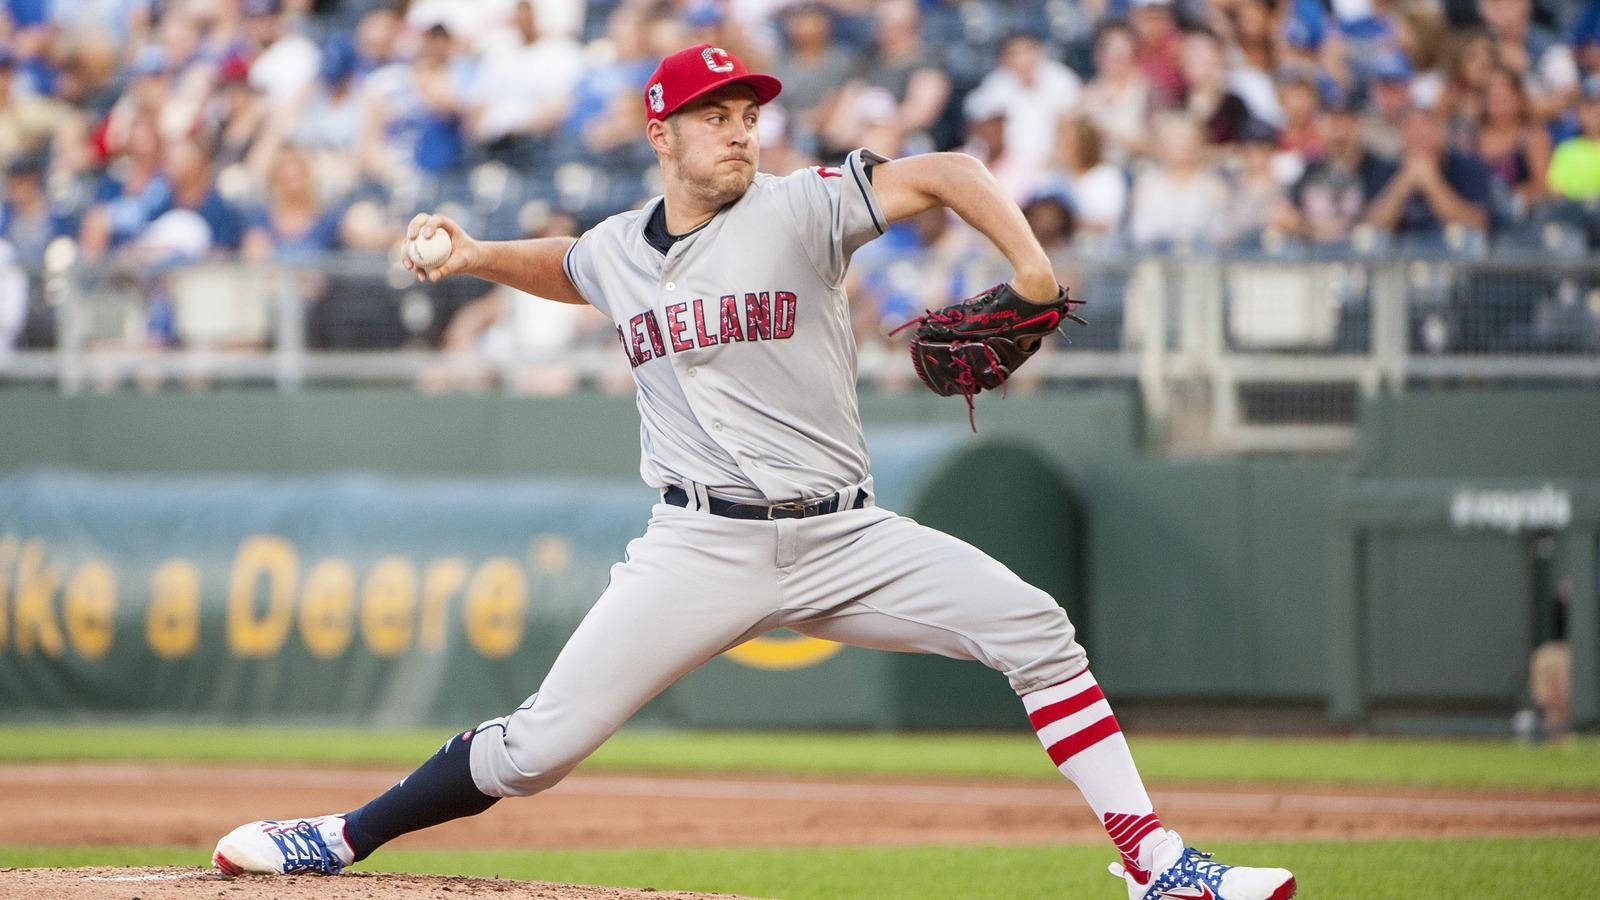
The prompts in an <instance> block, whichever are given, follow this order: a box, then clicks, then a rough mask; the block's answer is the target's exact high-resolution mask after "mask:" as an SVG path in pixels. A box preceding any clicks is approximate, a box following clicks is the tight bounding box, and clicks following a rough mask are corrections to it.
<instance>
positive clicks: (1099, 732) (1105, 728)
mask: <svg viewBox="0 0 1600 900" xmlns="http://www.w3.org/2000/svg"><path fill="white" fill-rule="evenodd" d="M1121 730H1122V729H1121V728H1118V727H1117V717H1116V716H1106V717H1105V718H1104V719H1101V720H1100V721H1098V722H1096V723H1094V724H1093V725H1090V726H1088V727H1087V728H1085V729H1083V730H1082V731H1079V732H1078V733H1077V734H1074V735H1072V736H1071V737H1064V738H1062V739H1061V740H1059V741H1056V742H1055V743H1054V744H1051V745H1050V748H1049V750H1048V751H1047V752H1049V754H1050V761H1051V762H1053V763H1055V764H1056V765H1057V766H1060V765H1061V764H1062V763H1064V762H1066V761H1067V760H1069V759H1071V758H1073V757H1074V756H1077V755H1078V754H1079V753H1082V752H1083V751H1085V750H1087V749H1089V748H1090V747H1093V746H1094V745H1095V744H1098V743H1100V742H1101V741H1103V740H1105V739H1106V738H1108V737H1110V736H1112V735H1113V734H1117V733H1118V732H1120V731H1121Z"/></svg>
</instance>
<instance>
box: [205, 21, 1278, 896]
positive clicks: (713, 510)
mask: <svg viewBox="0 0 1600 900" xmlns="http://www.w3.org/2000/svg"><path fill="white" fill-rule="evenodd" d="M780 87H781V86H780V85H779V83H778V81H777V79H775V78H773V77H771V76H769V75H762V74H756V73H751V72H749V71H747V70H746V68H745V66H744V64H743V63H742V62H740V61H739V59H738V58H736V57H735V56H733V55H732V54H730V53H728V52H727V51H725V50H723V49H721V48H718V47H714V46H710V45H701V46H696V47H690V48H688V49H686V50H682V51H680V52H678V53H675V54H673V55H671V56H669V57H667V58H666V59H665V60H663V61H662V63H661V65H660V67H659V68H657V70H656V71H655V73H654V74H653V75H652V76H651V78H650V80H649V82H648V84H647V87H646V89H645V109H646V116H647V118H646V122H645V137H646V139H647V140H649V142H650V146H651V147H652V148H653V149H654V150H655V152H656V155H657V157H658V158H659V161H660V165H661V174H662V179H663V182H664V185H665V188H664V194H663V196H662V197H659V198H656V199H655V200H653V201H651V202H649V203H646V204H645V206H644V207H643V208H642V209H639V210H635V211H632V212H625V213H621V214H619V215H616V216H612V217H611V218H609V219H607V220H605V221H604V222H601V223H600V224H599V225H597V226H595V227H594V228H593V229H591V230H590V231H589V232H587V233H586V234H584V235H583V236H582V237H581V238H579V239H578V240H576V241H574V240H572V239H570V238H545V239H539V240H527V241H510V242H493V243H491V242H483V241H477V240H474V239H473V238H472V237H471V236H470V235H468V234H467V233H466V232H464V231H462V230H461V228H460V227H459V226H458V225H457V224H456V223H455V222H453V221H451V220H450V219H448V218H445V217H443V216H438V215H425V214H424V215H419V216H417V217H416V218H415V219H413V220H412V222H411V223H410V225H409V226H408V229H407V238H408V239H411V240H416V239H419V238H424V239H425V238H431V237H432V236H433V234H434V233H435V232H436V231H441V230H442V231H443V232H445V233H446V234H447V235H448V236H449V238H450V242H449V247H450V249H449V253H448V256H446V257H445V258H444V259H443V260H442V261H439V262H436V264H435V265H433V266H432V267H431V268H424V267H421V266H417V265H416V264H415V263H414V262H413V261H411V260H410V259H408V261H407V263H406V265H408V266H410V267H412V268H413V269H414V270H415V271H416V274H417V276H418V277H420V278H426V279H428V280H431V281H437V280H438V279H440V278H445V277H449V276H451V275H457V274H471V275H475V276H478V277H480V278H486V279H489V280H492V281H496V282H499V283H501V284H505V285H509V286H511V287H514V288H517V289H519V290H523V291H527V292H528V293H531V294H536V295H538V296H541V297H547V298H550V299H552V300H555V301H559V302H563V303H588V304H591V305H592V306H594V307H595V308H597V309H599V310H600V311H601V312H603V313H605V314H607V315H609V316H610V317H611V319H612V321H613V322H615V323H616V327H617V336H618V338H619V340H620V342H621V344H622V350H623V352H624V353H625V354H626V356H627V358H628V361H629V363H630V364H631V366H632V369H633V376H634V380H635V382H636V384H637V388H638V407H639V418H640V428H639V440H640V445H641V449H642V452H641V454H640V475H641V476H642V477H643V478H644V480H645V482H646V483H648V484H649V485H650V486H651V487H652V488H654V489H656V490H659V491H660V493H661V502H660V503H658V504H656V505H655V507H654V508H653V510H652V512H651V516H650V521H649V523H648V525H647V526H646V528H645V532H644V534H643V535H642V536H641V537H639V538H637V539H635V540H634V541H633V542H632V543H630V544H629V545H628V548H627V553H626V555H625V557H624V559H623V561H622V562H620V563H617V564H616V565H615V566H614V567H613V568H612V570H611V583H610V586H609V587H607V588H606V590H605V593H603V594H602V595H601V596H600V598H599V600H597V601H596V602H595V605H594V607H593V609H592V610H591V611H590V612H589V614H588V615H587V616H586V617H585V618H584V620H583V622H582V623H581V624H580V625H579V626H578V628H577V630H576V631H575V632H574V633H573V635H572V637H571V639H570V640H569V641H568V642H567V645H566V646H565V648H563V649H562V651H561V653H560V654H559V655H558V656H557V658H556V660H555V662H554V663H553V664H552V665H551V667H550V671H549V673H548V674H547V675H546V676H545V679H544V682H543V683H542V684H540V685H539V689H538V691H537V692H536V693H534V694H533V696H531V697H529V698H528V699H527V701H526V702H525V703H523V704H522V705H521V706H519V707H517V708H516V709H515V710H513V711H511V712H510V713H509V714H507V715H505V716H503V717H501V718H498V719H492V720H490V721H488V722H484V723H482V724H481V725H478V726H477V727H475V728H472V729H470V730H467V731H464V732H461V733H460V734H457V735H454V736H452V737H451V738H450V739H449V740H448V741H447V742H446V743H445V745H444V746H443V747H441V748H440V749H439V751H438V752H437V753H436V754H434V755H433V756H432V757H431V758H429V759H428V760H427V761H425V762H424V763H423V764H422V766H421V767H420V768H418V769H417V770H416V771H415V772H414V773H412V774H411V775H410V776H408V777H407V778H406V779H405V780H404V781H402V782H400V783H399V784H397V785H395V786H394V787H393V788H391V789H390V790H389V791H387V792H386V793H384V794H383V795H381V796H379V797H377V798H376V799H374V800H372V801H371V802H369V803H367V804H366V805H365V806H362V807H361V808H360V809H356V810H353V811H351V812H346V813H343V814H337V815H324V816H318V817H315V818H308V819H297V820H290V821H262V822H252V823H250V824H247V825H243V826H240V827H239V828H237V829H235V830H233V831H232V832H230V833H229V834H227V835H226V836H224V837H223V838H222V840H221V841H220V842H219V843H218V844H217V848H216V853H215V854H214V856H213V862H214V864H215V865H216V866H217V867H218V868H219V869H221V870H222V871H223V872H225V873H227V874H229V875H239V874H244V873H266V874H285V873H293V872H322V873H328V874H333V873H337V872H339V871H341V870H342V869H343V868H345V867H346V866H349V865H350V864H352V863H354V862H357V861H360V860H362V859H365V858H366V857H367V856H368V855H370V854H371V853H372V852H373V851H375V850H377V849H378V848H379V847H380V846H382V845H383V844H384V843H385V842H387V841H390V840H392V839H394V838H395V837H397V836H399V835H401V834H405V833H407V832H410V831H415V830H417V829H420V828H426V827H429V826H432V825H437V824H440V823H442V822H446V821H449V820H450V819H455V818H460V817H463V816H470V815H474V814H477V813H480V812H482V811H484V810H485V809H488V808H489V807H490V806H491V805H493V804H494V803H495V802H497V801H498V800H499V799H500V798H502V797H521V796H526V795H529V794H535V793H538V792H539V791H542V790H545V789H547V788H549V787H551V786H552V785H554V784H556V783H557V782H558V781H560V780H561V779H562V778H563V777H564V776H565V775H566V774H567V773H568V772H571V771H572V770H573V769H574V768H575V767H576V766H577V765H578V763H580V762H581V761H582V760H583V759H584V758H585V757H587V756H588V755H589V754H590V753H592V752H594V750H595V749H596V748H597V747H599V746H600V745H601V743H603V742H604V741H605V740H606V739H607V738H608V737H610V736H611V735H612V734H613V733H614V732H615V731H616V730H617V729H618V728H620V727H621V726H622V724H623V723H624V722H626V721H628V718H629V717H630V716H632V715H633V714H634V713H635V712H636V711H637V710H638V709H639V708H640V707H641V706H643V705H644V704H645V703H646V702H647V701H649V700H650V699H651V698H652V697H654V696H655V695H656V694H657V693H659V692H660V691H661V690H662V689H664V688H666V687H667V686H668V685H670V684H672V683H673V682H674V681H676V680H677V679H678V678H680V677H682V676H683V675H685V674H686V673H688V672H690V671H692V670H694V669H695V668H697V667H699V666H700V665H702V664H704V663H705V662H706V661H707V660H710V659H711V658H713V657H715V656H717V655H718V654H720V653H722V652H723V651H725V650H728V649H730V648H732V647H735V646H737V645H738V644H740V643H742V642H744V641H746V640H749V639H751V638H753V637H756V636H758V635H761V634H763V633H765V632H767V631H769V630H771V629H774V628H780V627H781V628H787V629H790V630H791V631H795V632H798V633H800V634H805V635H811V636H814V637H817V638H823V639H827V640H832V641H842V642H844V643H847V644H853V645H856V646H861V647H877V648H883V649H886V650H901V651H916V652H922V653H938V654H942V655H944V656H949V657H955V658H958V659H971V660H977V661H979V662H981V663H983V664H984V665H986V666H989V667H990V668H993V669H995V670H997V671H999V672H1002V673H1004V674H1005V676H1006V678H1008V679H1009V680H1010V683H1011V686H1012V687H1013V688H1014V689H1015V690H1016V693H1017V695H1018V696H1019V697H1020V698H1021V699H1022V705H1023V707H1024V709H1025V711H1026V714H1027V716H1028V719H1029V721H1030V722H1031V723H1032V725H1033V727H1034V729H1035V730H1036V731H1037V732H1038V734H1039V738H1040V740H1041V741H1042V742H1043V744H1044V746H1045V748H1046V751H1047V752H1048V754H1049V756H1050V759H1051V761H1052V762H1054V763H1055V765H1056V766H1057V767H1058V768H1060V770H1061V772H1062V774H1063V775H1065V776H1066V777H1067V778H1069V779H1071V781H1072V782H1073V783H1074V784H1076V785H1077V786H1078V788H1079V789H1080V790H1081V791H1082V793H1083V796H1084V799H1085V800H1086V801H1088V803H1089V805H1090V806H1091V807H1092V808H1093V809H1094V812H1095V815H1096V816H1098V817H1099V819H1100V821H1101V822H1102V823H1104V825H1105V829H1106V833H1107V835H1108V836H1109V837H1110V838H1111V841H1112V843H1113V844H1114V845H1115V847H1116V851H1117V854H1118V861H1117V862H1114V863H1112V864H1111V865H1110V869H1111V872H1112V874H1113V875H1116V876H1117V877H1119V878H1120V879H1122V881H1123V883H1124V884H1125V885H1126V887H1127V890H1128V896H1129V897H1130V898H1134V900H1156V898H1166V897H1170V898H1179V897H1183V898H1212V900H1285V898H1288V897H1292V896H1293V895H1294V893H1295V880H1294V877H1293V876H1292V875H1291V874H1290V873H1289V872H1287V871H1285V870H1283V869H1265V868H1248V867H1243V866H1226V865H1223V864H1221V863H1217V862H1212V861H1211V858H1210V855H1209V854H1206V853H1202V852H1200V851H1198V850H1195V849H1193V848H1188V847H1185V845H1184V843H1183V841H1182V840H1181V839H1180V838H1179V837H1178V834H1177V832H1175V831H1171V830H1168V829H1167V828H1165V827H1164V826H1163V824H1162V822H1161V820H1160V818H1159V817H1158V816H1157V815H1156V812H1155V810H1154V809H1153V808H1152V806H1151V803H1150V798H1149V796H1148V795H1147V794H1146V792H1145V788H1144V785H1143V783H1142V782H1141V781H1140V778H1139V773H1138V771H1137V770H1136V769H1135V767H1134V763H1133V759H1132V757H1131V756H1130V754H1129V752H1128V744H1127V742H1126V741H1125V740H1124V739H1123V736H1122V733H1121V731H1120V729H1119V728H1118V726H1117V720H1116V717H1115V716H1113V715H1112V712H1111V707H1110V706H1109V705H1108V704H1107V702H1106V699H1105V696H1104V695H1103V694H1102V693H1101V691H1100V688H1099V687H1098V686H1097V685H1096V683H1095V679H1094V676H1093V675H1092V674H1090V671H1089V667H1088V663H1087V661H1086V659H1085V656H1084V650H1083V648H1082V647H1081V646H1079V644H1078V642H1077V640H1076V639H1075V636H1074V630H1073V626H1072V624H1071V623H1070V622H1069V621H1068V620H1067V616H1066V614H1065V613H1064V612H1063V611H1062V609H1061V607H1060V606H1059V605H1057V604H1056V602H1055V601H1054V600H1053V599H1051V597H1050V596H1049V595H1048V594H1046V593H1045V592H1044V591H1041V590H1039V589H1038V588H1035V587H1032V586H1030V585H1028V584H1026V583H1024V582H1023V581H1022V580H1021V579H1019V578H1018V577H1017V576H1016V575H1015V574H1013V573H1012V572H1011V571H1009V570H1008V569H1006V568H1005V567H1004V566H1002V565H1001V564H1000V563H998V562H996V561H994V560H993V559H990V558H989V557H988V556H986V555H984V554H983V553H982V552H981V551H979V550H978V549H976V548H975V547H972V546H970V545H968V544H966V543H963V542H962V541H959V540H957V539H955V538H953V537H950V536H948V535H945V534H942V533H940V532H938V531H934V530H932V529H929V528H926V527H923V526H922V525H919V524H917V523H916V522H914V521H912V520H910V519H907V518H905V517H903V516H899V515H896V514H895V513H893V512H890V511H889V510H886V509H884V508H882V507H880V506H878V505H877V504H876V503H875V502H874V497H873V487H872V476H871V475H870V474H869V472H868V466H867V451H866V443H865V441H864V440H863V438H862V432H861V419H860V415H859V413H858V411H857V403H856V392H855V384H856V356H855V344H854V340H853V338H852V335H851V328H850V311H849V306H848V303H847V301H846V298H845V292H844V288H843V286H842V285H843V283H844V277H845V270H846V268H847V267H848V266H849V264H850V257H851V254H852V253H854V252H855V250H856V249H857V248H859V247H860V246H862V245H863V244H865V243H866V242H867V241H870V240H872V239H873V238H875V237H877V236H878V235H879V234H881V233H882V232H883V230H884V229H885V228H886V227H888V225H889V224H890V223H892V222H897V221H899V220H902V219H906V218H909V217H911V216H914V215H916V214H918V213H920V212H922V211H924V210H927V209H930V208H932V207H934V206H943V207H948V208H949V209H951V210H953V211H954V212H955V213H956V214H957V215H959V216H960V217H961V218H962V219H964V220H966V222H967V223H968V224H970V225H971V226H972V227H973V228H975V229H977V230H978V231H979V232H981V233H982V234H983V235H984V236H985V237H987V238H988V239H989V240H990V241H992V242H993V243H994V245H995V247H997V248H998V249H999V250H1000V252H1001V253H1003V254H1004V255H1005V257H1006V258H1007V259H1008V260H1009V261H1010V263H1011V265H1012V267H1013V269H1014V271H1015V278H1014V279H1013V280H1012V281H1011V282H1010V283H1009V285H1001V286H998V287H996V288H993V289H991V290H989V291H986V292H985V293H984V294H982V295H980V296H978V297H976V298H972V299H971V300H968V301H966V302H964V303H961V304H956V305H954V306H951V307H949V308H947V309H945V310H940V311H936V312H934V313H930V314H929V315H928V316H927V317H925V319H924V320H923V322H922V327H921V328H920V329H919V334H918V337H917V339H916V340H915V341H914V342H913V344H914V350H913V357H914V360H915V364H916V366H917V370H918V372H919V373H920V374H921V375H922V376H923V378H924V380H926V381H927V382H928V384H929V386H930V387H933V388H934V389H935V390H938V391H939V392H941V393H947V394H951V393H961V394H964V395H966V396H967V398H968V399H969V401H970V399H971V396H972V394H973V393H974V392H976V391H978V390H983V389H986V388H992V387H996V386H998V385H1000V384H1003V383H1004V380H1005V377H1006V376H1007V375H1008V374H1009V372H1010V371H1011V370H1012V369H1014V368H1015V367H1016V366H1017V365H1020V364H1021V362H1022V361H1024V360H1025V359H1026V358H1027V356H1028V354H1030V353H1031V352H1033V350H1035V349H1037V345H1038V341H1039V338H1040V336H1041V335H1043V334H1047V333H1048V332H1049V331H1051V330H1054V329H1055V328H1056V327H1057V326H1058V325H1060V324H1062V322H1063V320H1065V319H1067V318H1069V317H1070V301H1068V300H1067V298H1066V293H1065V291H1063V290H1062V289H1061V288H1060V286H1059V285H1057V283H1056V279H1055V276H1054V274H1053V273H1052V272H1051V268H1050V265H1049V263H1048V262H1047V261H1046V258H1045V254H1044V251H1043V250H1042V249H1041V248H1040V246H1039V244H1038V242H1037V241H1035V240H1034V238H1033V235H1032V234H1031V233H1030V232H1029V230H1028V226H1027V224H1026V222H1025V221H1024V219H1023V216H1022V213H1021V212H1020V211H1019V210H1018V209H1017V206H1016V205H1015V204H1014V203H1013V202H1012V201H1011V200H1010V199H1008V198H1007V196H1006V194H1005V193H1004V192H1003V191H1002V189H1001V188H1000V186H999V185H998V184H997V183H996V182H995V180H994V178H993V177H991V175H990V174H989V172H988V171H987V170H986V169H985V168H984V167H983V165H982V164H981V163H979V162H978V161H977V160H975V159H973V158H972V157H970V156H966V155H963V154H959V153H931V154H927V155H922V156H912V157H907V158H904V159H897V160H892V161H891V160H887V159H884V158H883V157H881V156H878V155H876V154H874V153H872V152H871V151H868V150H864V149H863V150H857V151H855V152H853V153H851V154H850V155H849V157H848V158H847V159H845V161H844V162H843V164H841V165H838V166H820V167H815V168H809V169H803V170H801V171H798V172H795V173H794V174H791V175H789V176H786V177H782V178H779V177H774V176H772V175H766V174H760V173H758V172H757V158H758V154H759V152H760V146H759V144H758V141H757V137H756V135H757V128H756V124H757V121H758V119H759V117H760V115H761V107H762V105H763V104H765V103H767V102H768V101H770V100H772V99H773V98H774V97H776V96H777V95H778V92H779V90H780Z"/></svg>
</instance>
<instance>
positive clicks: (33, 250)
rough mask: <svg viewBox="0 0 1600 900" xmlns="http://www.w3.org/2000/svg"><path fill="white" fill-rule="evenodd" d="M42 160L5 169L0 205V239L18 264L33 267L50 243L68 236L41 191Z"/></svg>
mask: <svg viewBox="0 0 1600 900" xmlns="http://www.w3.org/2000/svg"><path fill="white" fill-rule="evenodd" d="M44 167H45V163H44V160H43V159H42V158H40V157H30V158H25V159H19V160H17V161H16V162H13V163H12V164H11V165H10V167H8V168H7V169H6V190H5V203H4V205H3V206H0V238H4V239H5V240H6V241H7V242H8V243H9V244H10V246H11V248H12V254H13V256H15V258H16V259H17V261H18V262H21V263H24V264H27V265H31V266H37V265H39V264H40V263H41V262H43V261H44V250H45V248H46V247H48V246H49V245H50V242H51V241H53V240H55V239H56V238H57V237H60V236H61V235H63V234H66V233H68V227H69V226H68V223H67V222H66V221H65V220H64V219H63V218H62V217H61V216H59V215H57V214H56V212H55V210H53V209H51V207H50V199H49V198H48V197H47V196H46V195H45V192H44Z"/></svg>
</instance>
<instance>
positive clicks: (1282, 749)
mask: <svg viewBox="0 0 1600 900" xmlns="http://www.w3.org/2000/svg"><path fill="white" fill-rule="evenodd" d="M444 737H446V735H445V734H444V733H443V732H441V731H437V730H432V729H430V730H422V731H418V730H408V731H362V730H354V729H342V730H330V729H289V728H259V727H233V728H228V727H205V728H184V727H148V726H115V727H111V726H106V727H92V726H66V727H60V726H57V727H44V726H0V761H4V760H12V761H17V760H57V761H59V760H113V759H115V760H157V761H207V762H271V763H324V764H338V765H357V766H365V765H383V766H399V767H407V766H411V765H415V764H416V763H418V762H420V761H421V760H422V759H424V758H425V757H426V756H428V754H430V753H432V752H433V751H434V750H435V749H436V748H437V747H438V746H439V744H440V742H441V741H442V740H443V739H444ZM1132 744H1133V750H1134V755H1135V757H1136V758H1137V759H1138V761H1139V768H1140V770H1141V771H1142V772H1143V773H1144V776H1145V777H1146V778H1147V779H1149V780H1150V781H1155V782H1203V783H1204V782H1216V783H1226V782H1241V781H1264V782H1324V783H1332V784H1352V785H1425V786H1439V787H1502V788H1519V789H1529V790H1541V789H1550V790H1554V789H1575V790H1583V789H1588V790H1600V741H1596V740H1594V739H1584V740H1578V741H1573V742H1570V743H1567V744H1564V745H1561V746H1542V747H1524V746H1519V745H1516V744H1512V743H1509V742H1504V741H1464V740H1402V739H1387V738H1384V739H1377V738H1373V739H1340V738H1250V737H1244V738H1167V737H1140V736H1137V735H1136V736H1134V737H1133V739H1132ZM585 767H586V769H588V770H589V771H599V770H611V771H619V770H621V771H645V772H787V773H798V774H819V775H926V776H972V777H1010V778H1041V779H1055V778H1059V777H1060V776H1059V775H1058V774H1056V772H1055V770H1054V769H1052V768H1051V766H1050V763H1049V761H1048V760H1047V759H1046V758H1045V755H1044V753H1043V751H1041V750H1040V748H1039V745H1038V743H1037V742H1036V741H1035V740H1034V738H1033V737H1032V736H1031V735H1028V734H1013V735H979V734H915V735H890V734H813V733H782V734H773V733H760V732H726V733H725V732H653V731H644V730H634V731H624V732H623V733H621V734H619V735H618V736H617V737H615V738H613V739H612V740H611V741H610V742H609V743H607V744H606V745H605V746H604V747H602V748H600V751H599V752H598V753H596V754H595V755H594V757H593V758H592V759H590V760H589V761H588V762H587V763H585Z"/></svg>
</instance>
